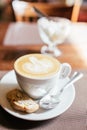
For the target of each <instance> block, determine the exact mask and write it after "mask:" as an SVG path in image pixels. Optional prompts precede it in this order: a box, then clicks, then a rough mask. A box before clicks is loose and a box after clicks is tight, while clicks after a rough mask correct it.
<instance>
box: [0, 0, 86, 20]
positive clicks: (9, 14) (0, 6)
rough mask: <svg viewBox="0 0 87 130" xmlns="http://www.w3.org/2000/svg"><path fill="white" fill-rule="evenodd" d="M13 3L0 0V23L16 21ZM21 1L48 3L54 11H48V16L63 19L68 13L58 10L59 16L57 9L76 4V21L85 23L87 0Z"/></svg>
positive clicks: (26, 0) (25, 0) (8, 0)
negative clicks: (61, 17)
mask: <svg viewBox="0 0 87 130" xmlns="http://www.w3.org/2000/svg"><path fill="white" fill-rule="evenodd" d="M13 1H14V0H0V21H4V22H10V21H15V20H16V18H15V14H14V10H13V6H12V2H13ZM19 1H22V0H19ZM23 1H24V2H29V3H31V4H32V3H49V4H51V5H52V6H54V8H55V9H54V8H52V9H50V11H48V15H55V16H63V15H61V14H64V15H65V17H68V18H69V16H68V15H69V11H68V10H67V11H66V14H65V10H64V9H60V14H59V10H58V8H59V7H61V5H66V6H68V7H72V6H73V5H74V3H75V2H76V6H77V8H78V10H79V11H78V12H79V14H78V20H77V21H81V22H87V0H23ZM78 5H79V7H78ZM18 6H19V9H20V10H21V8H20V5H18ZM39 6H40V5H39ZM41 6H42V5H41ZM45 8H48V7H45ZM40 9H41V7H40ZM46 10H47V9H46ZM43 11H44V10H43ZM49 12H50V13H49Z"/></svg>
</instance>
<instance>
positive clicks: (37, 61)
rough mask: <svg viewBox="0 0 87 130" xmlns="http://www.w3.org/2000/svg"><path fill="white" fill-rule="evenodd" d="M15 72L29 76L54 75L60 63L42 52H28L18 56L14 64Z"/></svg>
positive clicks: (42, 76)
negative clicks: (28, 53)
mask: <svg viewBox="0 0 87 130" xmlns="http://www.w3.org/2000/svg"><path fill="white" fill-rule="evenodd" d="M14 68H15V70H16V72H18V73H19V74H21V75H23V76H27V77H30V78H44V77H49V76H52V75H54V74H55V73H56V72H57V71H58V70H59V68H60V63H59V62H58V61H57V60H56V59H54V58H52V57H50V56H46V55H43V54H30V55H25V56H22V57H20V58H19V59H18V60H17V61H16V62H15V64H14Z"/></svg>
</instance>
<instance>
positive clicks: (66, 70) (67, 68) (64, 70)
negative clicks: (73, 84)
mask: <svg viewBox="0 0 87 130" xmlns="http://www.w3.org/2000/svg"><path fill="white" fill-rule="evenodd" d="M71 71H72V67H71V65H70V64H68V63H63V64H62V65H61V69H60V74H59V78H60V79H64V78H66V77H68V76H69V75H70V73H71Z"/></svg>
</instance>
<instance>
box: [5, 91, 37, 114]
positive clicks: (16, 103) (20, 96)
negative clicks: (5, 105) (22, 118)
mask: <svg viewBox="0 0 87 130" xmlns="http://www.w3.org/2000/svg"><path fill="white" fill-rule="evenodd" d="M6 97H7V99H8V101H9V102H10V104H11V106H12V107H13V108H14V109H16V110H20V111H24V112H27V113H33V112H35V111H37V110H38V109H39V105H38V104H37V103H36V102H35V101H34V100H33V99H31V98H30V97H29V96H28V95H27V94H25V93H24V92H23V91H21V90H19V89H13V90H11V91H9V92H8V93H7V95H6Z"/></svg>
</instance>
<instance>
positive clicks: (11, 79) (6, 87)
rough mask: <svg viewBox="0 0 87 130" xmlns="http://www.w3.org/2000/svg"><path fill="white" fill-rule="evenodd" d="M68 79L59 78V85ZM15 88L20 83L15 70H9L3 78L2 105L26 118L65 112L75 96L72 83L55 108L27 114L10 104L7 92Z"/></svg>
mask: <svg viewBox="0 0 87 130" xmlns="http://www.w3.org/2000/svg"><path fill="white" fill-rule="evenodd" d="M67 80H68V78H67V79H64V80H62V81H61V80H59V81H58V86H59V85H60V86H61V85H63V84H64V83H65V82H67ZM14 88H20V87H19V86H18V83H17V81H16V77H15V73H14V70H12V71H10V72H8V73H7V74H6V75H4V77H3V78H2V79H1V83H0V105H1V106H2V108H3V109H4V110H5V111H7V112H8V113H10V114H11V115H13V116H15V117H18V118H21V119H25V120H32V121H39V120H47V119H51V118H54V117H57V116H58V115H60V114H62V113H63V112H65V111H66V110H67V109H68V108H69V107H70V106H71V104H72V103H73V101H74V98H75V88H74V86H73V85H72V86H71V87H69V88H68V89H67V91H64V93H63V94H62V96H61V99H62V100H61V102H60V103H59V104H58V105H57V106H56V107H55V108H54V109H51V110H43V109H41V108H40V109H39V110H38V111H37V112H36V113H32V114H26V113H22V112H19V111H15V110H14V109H12V107H11V106H10V104H9V102H8V101H7V99H6V93H7V92H8V91H10V90H12V89H14Z"/></svg>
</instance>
